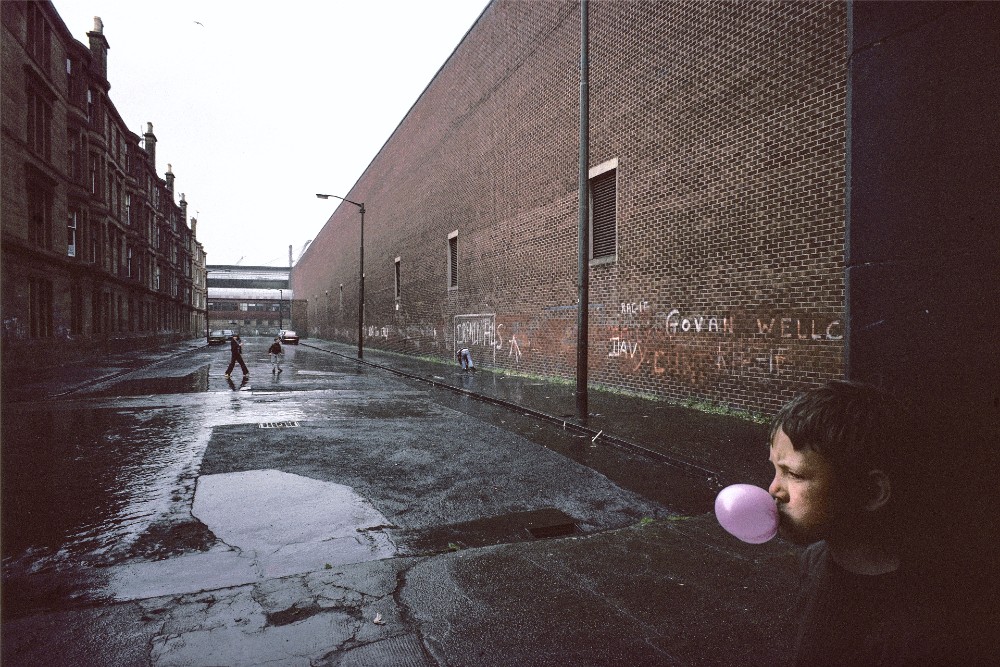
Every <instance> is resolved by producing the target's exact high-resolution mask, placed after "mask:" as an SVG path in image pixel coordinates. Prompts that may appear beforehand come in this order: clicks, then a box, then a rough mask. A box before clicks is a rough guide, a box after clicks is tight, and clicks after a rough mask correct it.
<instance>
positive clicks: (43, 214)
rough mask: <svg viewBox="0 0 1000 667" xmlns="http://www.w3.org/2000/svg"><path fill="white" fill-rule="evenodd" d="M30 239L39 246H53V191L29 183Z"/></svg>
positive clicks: (37, 184)
mask: <svg viewBox="0 0 1000 667" xmlns="http://www.w3.org/2000/svg"><path fill="white" fill-rule="evenodd" d="M28 215H29V219H28V241H29V242H30V243H32V244H33V245H36V246H38V247H39V248H45V249H46V250H48V249H50V248H52V191H51V190H50V189H49V188H47V187H45V186H43V185H41V184H39V183H37V182H33V183H29V184H28Z"/></svg>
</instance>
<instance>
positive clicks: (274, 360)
mask: <svg viewBox="0 0 1000 667" xmlns="http://www.w3.org/2000/svg"><path fill="white" fill-rule="evenodd" d="M267 354H268V356H269V357H270V358H271V373H280V372H281V354H282V352H281V337H280V336H275V338H274V342H273V343H271V347H269V348H267Z"/></svg>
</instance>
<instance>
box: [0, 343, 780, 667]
mask: <svg viewBox="0 0 1000 667" xmlns="http://www.w3.org/2000/svg"><path fill="white" fill-rule="evenodd" d="M269 343H270V341H269V340H268V339H266V338H249V339H247V341H246V345H245V349H246V354H245V358H246V361H247V363H248V365H249V366H250V371H251V374H250V377H249V378H247V379H246V381H244V380H243V379H242V378H241V374H240V372H239V370H237V371H236V372H235V373H234V374H233V377H232V379H231V380H227V379H226V378H224V377H223V372H224V368H225V365H226V364H227V363H228V360H229V354H228V348H226V349H223V348H220V347H211V348H210V347H208V346H206V345H205V344H204V342H203V341H200V340H195V341H189V342H187V343H182V344H178V345H173V346H169V347H165V348H162V349H160V350H156V351H152V352H145V353H141V354H140V353H123V354H121V355H115V356H112V357H108V358H105V359H100V360H94V361H93V362H90V363H83V364H76V365H73V366H70V367H64V368H61V369H53V370H48V371H39V372H37V373H34V374H32V375H31V377H19V378H14V377H11V376H6V377H5V378H4V386H3V398H4V403H3V415H2V417H3V460H2V464H3V489H2V490H3V499H2V500H3V505H2V512H3V532H2V544H3V590H2V592H3V608H2V612H3V622H2V627H0V632H2V636H0V641H2V661H3V664H5V665H52V664H75V665H264V664H267V665H387V664H388V665H619V664H629V665H687V664H721V665H726V664H733V665H735V664H740V665H745V664H775V663H781V662H783V661H784V660H785V659H786V657H787V654H788V651H789V649H790V645H791V638H792V626H793V623H794V620H793V618H792V615H791V606H792V603H793V599H792V596H793V595H794V590H795V572H796V558H797V555H798V551H797V549H796V548H794V547H792V546H790V545H788V544H786V543H783V542H781V541H780V540H775V541H772V542H771V543H768V544H766V545H761V546H751V545H746V544H742V543H740V542H738V541H737V540H735V539H734V538H732V537H730V536H729V535H727V534H726V533H724V532H723V531H722V530H721V529H720V528H719V527H718V525H717V524H716V522H715V520H714V517H713V516H712V513H711V508H712V500H713V499H714V496H715V494H716V493H717V492H718V490H719V489H721V488H722V487H723V486H725V485H728V484H730V483H735V482H749V483H754V484H758V485H766V483H767V481H768V470H767V464H766V445H765V441H766V427H765V426H762V425H760V424H756V423H753V422H751V421H747V420H744V419H738V418H735V417H731V416H722V415H710V414H705V413H703V412H698V411H696V410H692V409H689V408H684V407H679V406H674V405H669V404H665V403H662V402H657V401H651V400H647V399H642V398H635V397H628V396H622V395H620V394H611V393H605V392H599V391H596V390H592V391H591V392H590V402H589V407H590V410H589V412H590V414H589V415H588V416H587V419H586V420H580V419H579V418H578V417H577V416H576V414H575V398H574V396H573V389H574V387H573V386H572V385H570V384H563V383H555V382H549V381H543V380H539V379H534V378H525V377H518V376H514V375H510V374H506V373H499V372H493V371H491V370H489V368H480V370H478V371H477V372H476V373H469V372H463V371H461V369H459V368H458V367H457V366H453V365H450V364H447V363H441V362H439V361H435V360H430V359H420V358H415V357H406V356H401V355H396V354H390V353H385V352H380V351H377V350H374V349H366V351H365V358H364V361H363V362H361V361H359V360H357V358H356V349H355V348H353V347H351V346H345V345H340V344H336V343H331V342H326V341H316V340H304V341H303V342H302V344H301V345H299V346H286V355H285V360H284V363H283V372H282V373H281V374H276V373H271V372H270V371H271V369H270V366H269V364H268V362H267V360H266V348H267V345H268V344H269Z"/></svg>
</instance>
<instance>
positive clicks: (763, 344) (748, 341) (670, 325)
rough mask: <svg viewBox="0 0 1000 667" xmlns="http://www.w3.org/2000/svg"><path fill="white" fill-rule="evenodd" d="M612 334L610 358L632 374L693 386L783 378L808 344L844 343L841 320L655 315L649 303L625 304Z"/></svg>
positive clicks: (774, 315)
mask: <svg viewBox="0 0 1000 667" xmlns="http://www.w3.org/2000/svg"><path fill="white" fill-rule="evenodd" d="M619 315H620V320H621V322H622V323H621V324H617V325H614V326H612V327H611V330H610V331H609V335H608V339H607V340H608V351H607V357H608V358H609V359H615V360H617V361H618V362H619V363H620V364H621V367H622V370H623V371H625V372H629V373H637V372H642V371H643V370H644V369H645V370H646V371H648V372H649V373H651V374H652V375H653V376H654V377H667V376H669V377H673V378H677V379H678V380H681V381H683V382H686V383H689V384H692V385H704V384H707V383H708V382H709V381H710V380H711V378H712V376H716V377H717V376H719V375H729V376H757V377H762V378H766V377H778V376H782V375H788V374H790V373H793V372H794V371H795V370H796V366H797V364H796V360H797V358H798V357H800V356H801V355H800V350H801V346H802V344H803V343H808V344H822V343H824V342H829V343H837V342H839V341H841V340H843V338H844V325H843V322H842V320H841V319H840V317H839V316H829V317H820V316H812V315H810V316H802V315H797V314H795V313H768V314H766V315H762V314H747V313H713V312H691V313H687V312H682V311H681V310H679V309H677V308H671V309H669V310H667V311H666V312H658V313H653V312H652V309H651V308H650V307H649V305H648V302H646V301H640V302H636V303H622V304H621V308H620V311H619Z"/></svg>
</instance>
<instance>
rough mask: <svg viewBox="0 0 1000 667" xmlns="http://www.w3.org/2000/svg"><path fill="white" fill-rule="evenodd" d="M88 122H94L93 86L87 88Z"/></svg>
mask: <svg viewBox="0 0 1000 667" xmlns="http://www.w3.org/2000/svg"><path fill="white" fill-rule="evenodd" d="M87 122H88V123H91V124H93V122H94V90H93V89H92V88H88V89H87Z"/></svg>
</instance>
